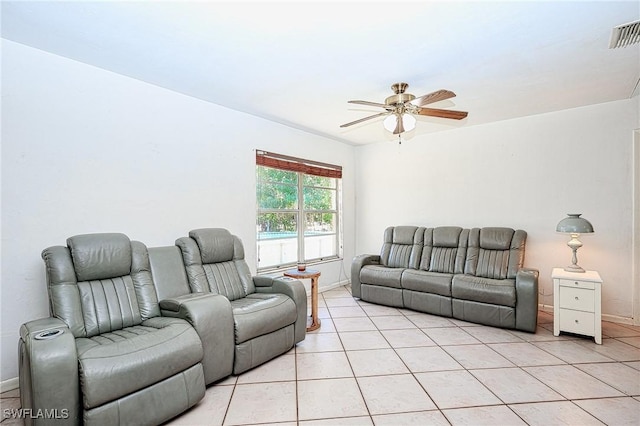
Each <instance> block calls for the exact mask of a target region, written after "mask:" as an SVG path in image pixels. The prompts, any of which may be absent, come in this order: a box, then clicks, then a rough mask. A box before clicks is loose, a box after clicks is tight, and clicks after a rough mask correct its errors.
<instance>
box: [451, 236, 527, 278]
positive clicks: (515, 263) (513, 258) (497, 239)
mask: <svg viewBox="0 0 640 426" xmlns="http://www.w3.org/2000/svg"><path fill="white" fill-rule="evenodd" d="M526 240H527V233H526V232H525V231H522V230H513V229H511V228H500V227H493V228H473V229H471V230H470V231H469V247H468V249H467V257H466V262H465V269H464V273H465V274H469V275H475V276H477V277H484V278H491V279H506V278H509V279H513V278H515V276H516V273H517V272H518V269H520V268H522V266H523V265H524V248H525V242H526Z"/></svg>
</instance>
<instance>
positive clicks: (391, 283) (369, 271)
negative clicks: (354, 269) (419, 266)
mask: <svg viewBox="0 0 640 426" xmlns="http://www.w3.org/2000/svg"><path fill="white" fill-rule="evenodd" d="M402 271H404V268H388V267H386V266H379V265H366V266H364V267H363V268H362V269H361V270H360V282H361V283H363V284H373V285H380V286H384V287H395V288H402V286H401V285H400V278H401V277H402Z"/></svg>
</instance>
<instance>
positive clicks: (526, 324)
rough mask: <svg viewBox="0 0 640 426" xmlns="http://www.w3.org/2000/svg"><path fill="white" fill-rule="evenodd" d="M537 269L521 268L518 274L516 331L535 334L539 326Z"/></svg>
mask: <svg viewBox="0 0 640 426" xmlns="http://www.w3.org/2000/svg"><path fill="white" fill-rule="evenodd" d="M539 274H540V272H539V271H538V270H537V269H531V268H521V269H519V270H518V272H517V274H516V329H518V330H525V331H530V332H532V333H535V331H536V327H537V324H538V275H539Z"/></svg>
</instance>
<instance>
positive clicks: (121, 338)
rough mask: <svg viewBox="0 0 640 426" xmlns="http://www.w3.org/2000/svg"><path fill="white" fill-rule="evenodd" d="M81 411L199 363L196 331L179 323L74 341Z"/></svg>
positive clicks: (148, 324)
mask: <svg viewBox="0 0 640 426" xmlns="http://www.w3.org/2000/svg"><path fill="white" fill-rule="evenodd" d="M76 347H77V351H78V364H79V372H80V385H81V387H82V396H83V402H84V408H85V409H90V408H94V407H98V406H100V405H102V404H104V403H107V402H109V401H113V400H115V399H117V398H120V397H123V396H125V395H129V394H131V393H133V392H135V391H138V390H140V389H144V388H146V387H147V386H150V385H153V384H154V383H157V382H159V381H161V380H164V379H166V378H169V377H171V376H173V375H175V374H177V373H180V372H181V371H184V370H186V369H187V368H189V367H191V366H193V365H195V364H197V363H199V362H200V361H201V360H202V356H203V351H202V343H201V342H200V338H199V337H198V334H197V333H196V331H195V329H194V328H193V327H192V326H191V325H190V324H189V323H188V322H186V321H184V320H182V319H178V318H166V317H155V318H151V319H149V320H147V321H144V322H143V323H142V324H141V325H138V326H134V327H128V328H124V329H122V330H117V331H114V332H111V333H104V334H101V335H98V336H95V337H92V338H78V339H76Z"/></svg>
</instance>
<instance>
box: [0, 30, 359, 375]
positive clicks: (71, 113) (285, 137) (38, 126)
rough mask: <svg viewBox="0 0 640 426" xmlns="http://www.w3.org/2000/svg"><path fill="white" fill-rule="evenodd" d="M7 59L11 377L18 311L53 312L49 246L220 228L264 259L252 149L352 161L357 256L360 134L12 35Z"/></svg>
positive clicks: (7, 360) (330, 276)
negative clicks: (274, 116)
mask: <svg viewBox="0 0 640 426" xmlns="http://www.w3.org/2000/svg"><path fill="white" fill-rule="evenodd" d="M2 60H3V64H2V65H3V68H2V71H3V73H2V96H3V98H2V287H1V295H2V300H1V303H2V305H1V306H2V309H1V310H2V314H1V318H2V326H1V328H2V340H1V345H2V352H1V356H2V363H1V364H2V371H1V380H3V381H4V380H7V379H11V378H14V377H16V376H17V374H18V370H17V341H18V330H19V327H20V324H22V323H24V322H26V321H29V320H32V319H36V318H39V317H42V316H48V301H47V293H46V287H45V275H44V264H43V262H42V260H41V258H40V253H41V251H42V250H43V249H44V248H46V247H48V246H51V245H64V244H65V241H66V238H67V237H69V236H71V235H75V234H81V233H89V232H124V233H126V234H127V235H128V236H129V237H130V238H132V239H136V240H140V241H142V242H144V243H145V244H147V245H148V246H150V247H153V246H163V245H173V243H174V241H175V239H176V238H178V237H181V236H184V235H186V234H187V232H188V231H189V230H190V229H194V228H199V227H224V228H227V229H229V230H230V231H231V232H233V233H235V234H236V235H238V236H239V237H240V238H241V239H242V240H243V242H244V246H245V252H246V257H247V262H248V264H249V266H250V267H251V268H252V271H254V272H255V266H256V254H255V251H256V248H255V223H256V218H255V152H254V149H265V150H268V151H273V152H278V153H282V154H286V155H292V156H298V157H302V158H309V159H314V160H317V161H321V162H326V163H332V164H339V165H342V166H343V175H344V176H343V203H344V212H345V215H344V230H345V236H344V257H345V259H347V260H346V262H347V264H348V263H350V260H351V258H352V257H353V255H354V239H355V237H354V231H353V230H354V214H353V212H354V157H353V152H354V149H353V147H351V146H348V145H345V144H341V143H338V142H335V141H332V140H329V139H325V138H321V137H318V136H315V135H311V134H307V133H304V132H301V131H298V130H294V129H291V128H288V127H285V126H282V125H279V124H275V123H272V122H269V121H266V120H262V119H259V118H256V117H253V116H250V115H246V114H242V113H239V112H236V111H232V110H229V109H226V108H222V107H219V106H216V105H213V104H210V103H207V102H203V101H200V100H197V99H194V98H191V97H188V96H183V95H181V94H178V93H175V92H171V91H168V90H165V89H162V88H159V87H156V86H153V85H149V84H146V83H142V82H140V81H137V80H134V79H130V78H127V77H123V76H121V75H117V74H114V73H110V72H107V71H104V70H101V69H99V68H95V67H92V66H88V65H86V64H82V63H78V62H75V61H72V60H68V59H65V58H62V57H59V56H55V55H51V54H49V53H45V52H42V51H39V50H35V49H32V48H29V47H26V46H23V45H20V44H16V43H13V42H9V41H6V40H3V41H2ZM212 84H216V80H215V78H213V77H212ZM318 269H320V270H321V271H322V277H321V278H320V286H321V287H323V286H324V287H327V286H330V285H332V284H334V283H337V282H339V281H344V280H346V275H345V267H344V265H343V263H342V262H332V263H326V264H323V265H321V266H320V267H319V268H318ZM346 269H348V267H347V268H346ZM306 284H307V286H308V282H307V283H306Z"/></svg>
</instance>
